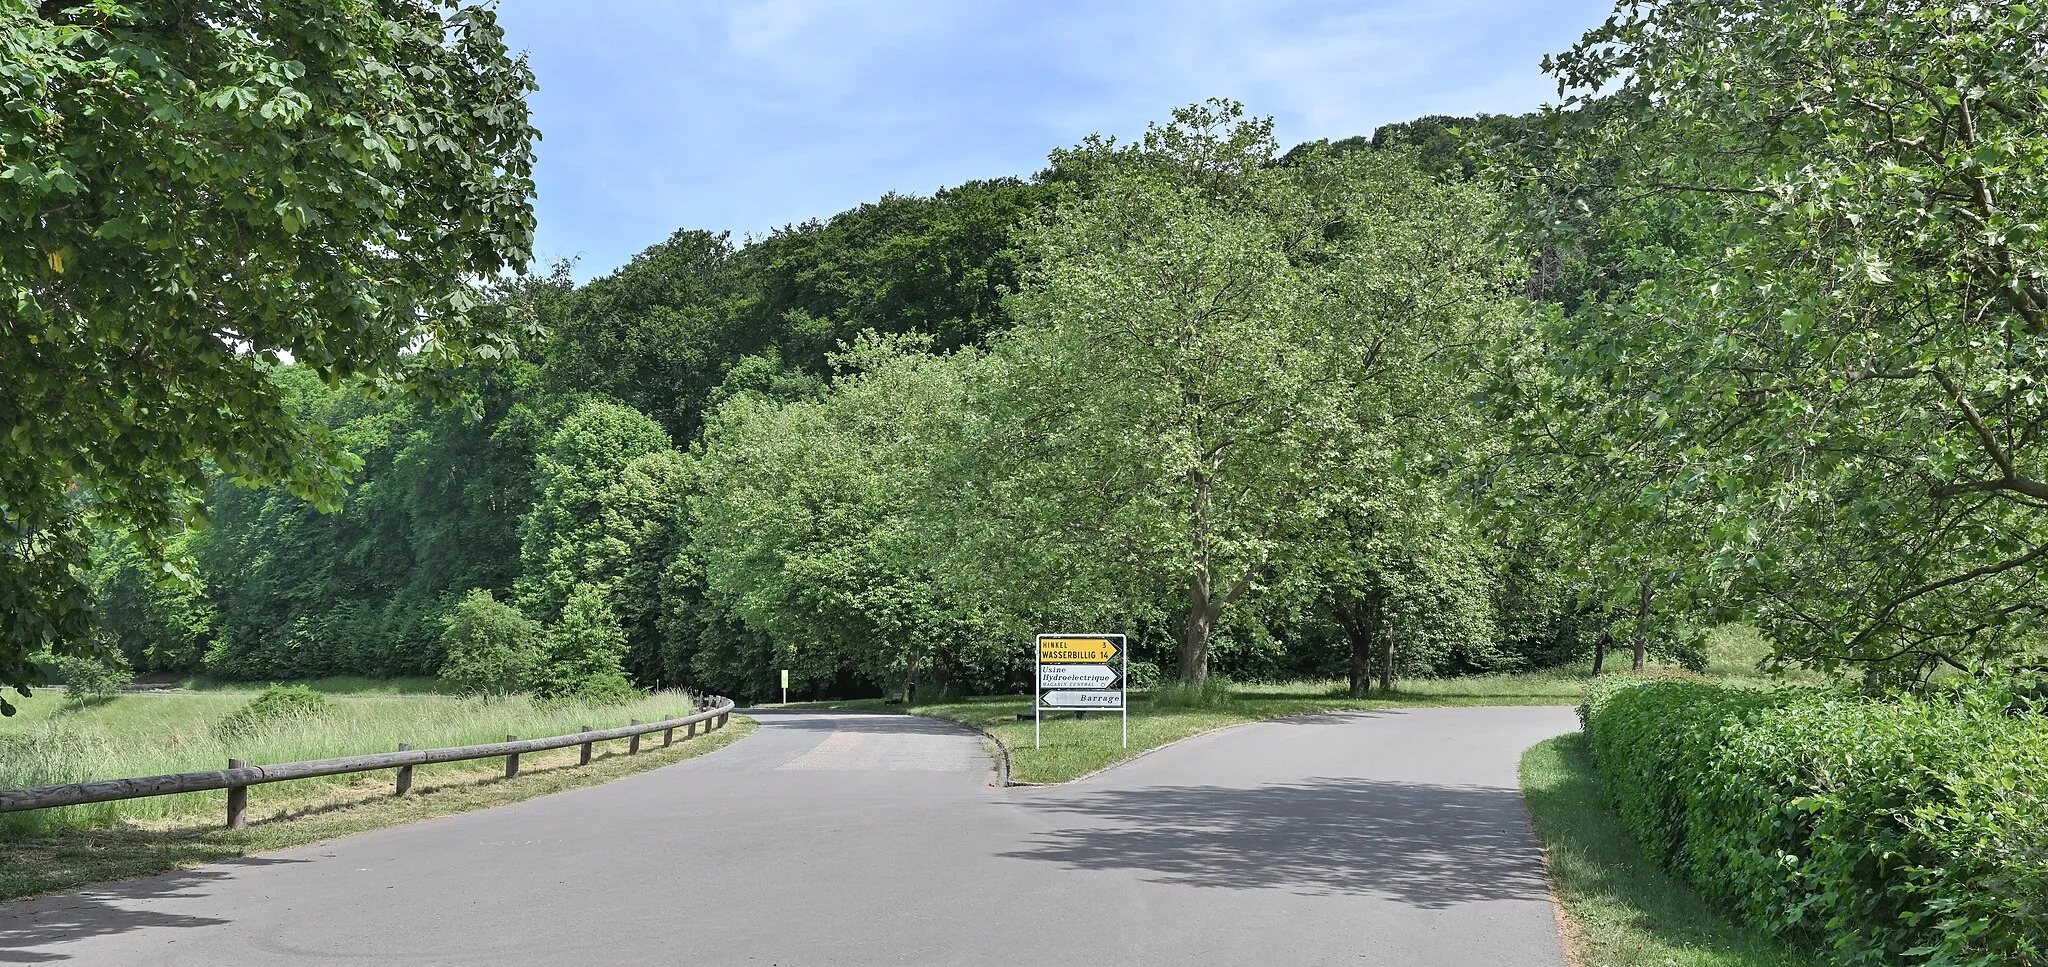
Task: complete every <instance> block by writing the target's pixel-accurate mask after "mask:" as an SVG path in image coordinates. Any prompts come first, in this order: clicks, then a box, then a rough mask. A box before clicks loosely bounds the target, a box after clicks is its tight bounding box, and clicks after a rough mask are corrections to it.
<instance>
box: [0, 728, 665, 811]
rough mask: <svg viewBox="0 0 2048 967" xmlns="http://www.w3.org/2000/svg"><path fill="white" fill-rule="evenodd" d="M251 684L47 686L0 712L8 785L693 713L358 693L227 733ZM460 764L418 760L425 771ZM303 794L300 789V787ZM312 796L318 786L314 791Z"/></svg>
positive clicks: (4, 783)
mask: <svg viewBox="0 0 2048 967" xmlns="http://www.w3.org/2000/svg"><path fill="white" fill-rule="evenodd" d="M249 701H250V695H249V694H247V693H244V692H228V693H221V692H208V693H183V694H176V695H122V696H120V697H118V698H114V699H112V700H110V701H104V702H95V703H91V704H88V705H85V706H83V707H80V706H76V705H73V704H71V703H69V702H67V701H66V700H65V698H64V697H63V696H61V695H54V694H49V693H42V692H38V693H37V694H36V696H35V697H34V698H32V699H28V700H25V701H23V702H21V703H20V705H21V710H20V711H19V712H18V713H17V714H16V715H14V716H13V717H11V718H6V719H0V787H26V786H46V785H59V784H63V783H70V782H89V781H93V780H98V779H121V778H128V777H133V776H153V775H161V774H164V773H171V772H194V771H199V770H205V769H218V768H221V767H222V766H224V765H226V764H227V760H228V759H230V758H238V759H245V760H247V761H248V762H249V763H250V764H252V765H265V764H268V763H273V762H302V761H305V760H309V759H327V758H333V757H336V756H348V755H362V754H365V753H371V752H385V751H390V750H394V749H396V748H398V744H399V743H401V742H407V743H411V744H412V745H413V746H415V747H417V748H422V749H431V748H443V747H447V746H454V745H472V744H477V743H484V742H502V741H504V739H505V736H507V735H520V736H524V737H527V738H539V737H541V736H548V735H566V734H569V733H572V732H575V731H577V730H578V729H579V728H581V727H583V726H590V727H592V728H607V727H612V726H620V725H625V724H626V723H627V721H629V720H631V719H639V720H641V721H643V722H651V721H655V720H657V719H661V718H665V717H668V716H672V715H681V714H685V713H686V712H688V711H689V701H688V699H687V698H686V697H684V696H682V695H680V694H677V693H673V692H668V693H662V694H658V695H648V696H642V697H640V698H637V699H634V700H632V701H629V702H625V703H622V704H617V705H587V704H584V703H580V702H567V701H554V702H537V701H534V700H532V699H530V698H527V697H524V696H514V697H512V698H509V699H494V700H492V701H489V702H484V701H480V700H477V699H465V698H451V697H443V696H431V695H430V696H411V697H399V696H390V695H357V696H344V697H336V698H332V699H329V700H328V701H327V702H326V703H325V705H324V706H323V707H321V708H320V709H318V710H317V711H314V712H311V713H307V714H303V715H290V716H286V717H283V718H279V719H276V720H271V721H266V722H263V723H260V724H258V725H256V726H255V727H253V728H252V729H249V730H229V729H227V728H226V727H225V726H224V723H226V721H227V720H228V719H229V718H230V717H232V716H233V715H235V713H236V712H237V710H239V709H241V708H242V707H243V706H245V705H247V704H248V703H249ZM450 768H460V766H459V764H454V765H434V766H421V767H419V768H418V770H417V772H416V774H417V775H418V776H419V777H420V778H422V779H424V778H425V777H427V776H429V775H432V774H436V773H439V772H441V771H444V770H447V769H450ZM349 781H350V780H349V779H348V777H334V778H329V779H309V780H303V781H299V782H293V783H289V784H287V785H288V786H289V787H290V788H291V789H293V790H307V789H309V788H310V787H315V786H321V785H342V784H346V783H347V782H349ZM293 794H294V795H298V794H300V793H298V792H294V793H293ZM305 794H306V795H312V794H313V793H312V792H306V793H305ZM224 797H225V794H224V793H221V792H211V793H190V794H186V795H181V796H159V797H154V798H150V799H133V800H125V801H121V802H112V803H98V804H94V805H88V806H73V807H67V808H64V809H49V810H38V811H36V812H28V813H8V814H4V815H0V840H6V839H15V838H20V837H23V836H36V835H43V834H45V833H48V832H53V831H54V830H55V828H56V827H60V826H104V825H107V824H109V823H112V822H116V821H123V820H126V821H152V820H157V819H172V818H174V817H176V816H178V815H181V814H185V813H193V814H197V815H200V816H203V817H207V818H212V817H214V816H217V815H219V814H220V812H221V811H222V810H223V809H224V808H225V806H224V805H223V803H224V801H225V799H224Z"/></svg>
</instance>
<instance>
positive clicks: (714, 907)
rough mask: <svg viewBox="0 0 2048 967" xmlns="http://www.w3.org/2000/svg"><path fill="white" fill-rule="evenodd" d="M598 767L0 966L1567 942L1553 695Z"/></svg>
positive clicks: (101, 922)
mask: <svg viewBox="0 0 2048 967" xmlns="http://www.w3.org/2000/svg"><path fill="white" fill-rule="evenodd" d="M758 718H759V719H760V721H761V723H762V727H761V729H760V731H759V732H757V733H756V734H755V735H754V736H752V737H750V738H748V739H745V740H743V741H741V742H739V743H737V744H735V745H733V746H731V747H729V748H727V749H725V750H722V751H719V752H715V753H712V754H710V755H707V756H703V757H701V758H697V759H692V760H689V761H686V762H683V763H679V764H677V765H674V766H670V767H667V768H663V769H659V770H656V771H654V772H648V773H642V774H640V775H637V776H633V777H630V778H627V779H622V780H620V781H617V782H613V783H610V784H608V785H604V786H599V787H594V788H590V789H582V790H577V791H574V792H567V793H561V794H558V795H553V796H548V797H544V798H541V799H535V800H529V801H527V802H524V803H520V804H516V805H511V806H504V807H500V808H497V809H491V810H486V811H483V812H477V813H470V814H467V815H462V816H451V817H447V818H444V819H437V820H432V821H429V822H425V823H420V824H417V825H413V826H407V827H402V828H398V829H390V830H384V831H381V832H374V833H366V834H362V835H358V836H351V837H348V838H345V839H340V840H336V841H333V842H329V843H324V844H320V845H316V846H309V847H304V848H300V849H295V850H290V851H286V852H280V853H274V854H269V855H265V856H261V857H252V858H248V859H245V860H242V861H239V862H234V863H225V864H219V865H214V866H208V867H204V868H200V869H195V870H188V871H185V872H182V873H175V874H168V875H164V876H158V877H151V878H148V879H143V880H135V881H130V882H126V883H119V884H112V885H108V886H102V887H96V888H92V889H87V890H81V891H77V892H73V893H67V894H60V895H56V896H51V897H45V898H41V899H36V900H27V901H19V902H15V903H9V904H0V964H6V963H32V964H34V963H65V964H77V965H138V967H140V965H159V964H160V965H166V967H178V965H192V967H200V965H204V967H241V965H280V964H284V965H297V964H322V965H326V964H342V963H355V962H360V963H373V964H380V965H381V964H435V965H491V967H575V965H585V964H587V965H656V964H659V965H664V967H668V965H675V964H704V965H716V967H747V965H780V967H816V965H847V967H858V965H872V964H929V965H963V967H964V965H1003V967H1020V965H1053V964H1070V965H1076V967H1126V965H1128V967H1150V965H1161V967H1164V965H1174V967H1185V965H1207V964H1219V965H1221V964H1229V965H1239V964H1250V965H1260V967H1305V965H1318V964H1346V965H1377V964H1385V965H1404V967H1423V965H1439V964H1441V965H1480V967H1522V965H1541V967H1560V965H1561V964H1562V963H1563V958H1562V954H1561V951H1560V947H1559V942H1558V936H1557V927H1556V923H1555V920H1554V918H1553V913H1552V909H1551V905H1550V900H1549V896H1548V893H1547V892H1546V890H1545V886H1544V880H1543V872H1542V866H1541V860H1540V859H1539V856H1538V853H1537V850H1536V846H1535V843H1534V841H1533V839H1532V836H1531V833H1530V831H1529V826H1528V821H1527V818H1526V814H1525V813H1524V811H1523V807H1522V803H1521V797H1520V794H1519V793H1518V792H1517V791H1516V788H1517V784H1516V781H1515V766H1516V762H1517V760H1518V759H1519V756H1520V753H1521V751H1522V750H1523V749H1524V748H1526V747H1527V746H1529V745H1530V744H1532V743H1534V742H1536V741H1538V740H1541V739H1543V738H1546V737H1549V736H1551V735H1556V734H1559V733H1562V732H1566V731H1569V730H1571V729H1572V728H1573V727H1574V722H1573V719H1572V715H1571V712H1570V711H1569V710H1567V709H1562V708H1497V709H1419V710H1411V711H1400V712H1378V713H1352V714H1343V715H1321V716H1311V717H1306V718H1300V719H1291V720H1286V721H1279V722H1269V723H1262V724H1258V725H1251V726H1245V727H1242V728H1237V729H1230V730H1226V731H1222V732H1216V733H1211V734H1209V735H1205V736H1200V737H1197V738H1195V739H1191V740H1189V741H1187V742H1184V743H1181V744H1179V745H1176V746H1173V747H1170V748H1167V749H1164V750H1161V751H1159V752H1157V753H1154V754H1152V755H1149V756H1145V757H1143V758H1140V759H1138V760H1136V761H1133V762H1131V763H1129V764H1126V765H1124V766H1122V767H1119V768H1116V769H1112V770H1110V771H1108V772H1106V773H1103V774H1102V775H1099V776H1097V777H1095V778H1093V779H1089V780H1085V781H1082V782H1079V783H1075V784H1071V785H1067V786H1059V787H1045V788H1016V789H996V788H991V787H990V786H989V785H988V784H987V780H988V778H989V761H988V759H987V757H986V756H985V755H984V754H983V753H982V751H981V746H980V740H979V739H978V738H977V737H976V736H973V735H971V734H968V733H965V732H962V731H959V730H956V729H954V728H952V727H951V726H948V725H945V724H942V723H938V722H933V721H930V720H925V719H917V718H907V717H901V716H879V715H854V714H819V713H807V714H793V713H773V712H769V713H760V714H759V715H758Z"/></svg>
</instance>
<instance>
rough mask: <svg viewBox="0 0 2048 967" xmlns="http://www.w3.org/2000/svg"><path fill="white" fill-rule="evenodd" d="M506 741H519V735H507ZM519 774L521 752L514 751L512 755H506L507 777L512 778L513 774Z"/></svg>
mask: <svg viewBox="0 0 2048 967" xmlns="http://www.w3.org/2000/svg"><path fill="white" fill-rule="evenodd" d="M505 741H507V742H517V741H519V737H518V736H516V735H508V736H506V737H505ZM518 774H519V753H517V752H514V753H512V754H511V755H508V756H506V757H505V778H507V779H510V778H512V777H513V776H516V775H518Z"/></svg>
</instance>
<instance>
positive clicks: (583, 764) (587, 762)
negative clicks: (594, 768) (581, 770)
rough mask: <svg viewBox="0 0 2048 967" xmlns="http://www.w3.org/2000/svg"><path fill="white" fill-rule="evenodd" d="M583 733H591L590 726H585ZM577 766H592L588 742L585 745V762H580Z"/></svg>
mask: <svg viewBox="0 0 2048 967" xmlns="http://www.w3.org/2000/svg"><path fill="white" fill-rule="evenodd" d="M583 731H585V732H588V731H590V726H588V725H586V726H584V727H583ZM576 764H577V765H579V766H587V765H589V764H590V743H588V742H585V743H583V761H582V762H578V763H576Z"/></svg>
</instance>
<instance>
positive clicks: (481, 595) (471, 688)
mask: <svg viewBox="0 0 2048 967" xmlns="http://www.w3.org/2000/svg"><path fill="white" fill-rule="evenodd" d="M441 644H442V646H443V647H444V648H446V649H447V650H448V660H447V662H446V663H445V664H443V665H442V666H441V678H442V680H443V681H446V682H448V683H449V684H451V685H454V686H455V687H456V688H458V689H460V690H462V691H464V692H472V693H479V694H483V695H486V696H489V695H510V694H512V693H514V692H518V691H523V690H525V689H528V688H531V687H532V685H533V675H534V670H535V669H536V668H538V667H539V666H540V663H541V661H542V659H543V658H544V655H543V654H542V652H541V628H540V624H539V623H537V622H535V621H533V620H532V619H529V618H528V617H526V616H525V615H523V614H520V613H519V611H518V609H516V608H514V607H512V606H511V605H509V604H505V603H503V602H500V601H497V600H494V599H493V598H492V597H491V592H489V591H486V590H483V589H482V588H477V589H473V590H471V591H470V592H469V593H468V594H465V595H463V596H462V600H460V601H458V602H456V604H455V606H454V607H453V608H450V609H449V610H448V614H447V616H446V617H444V618H443V619H442V631H441Z"/></svg>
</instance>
